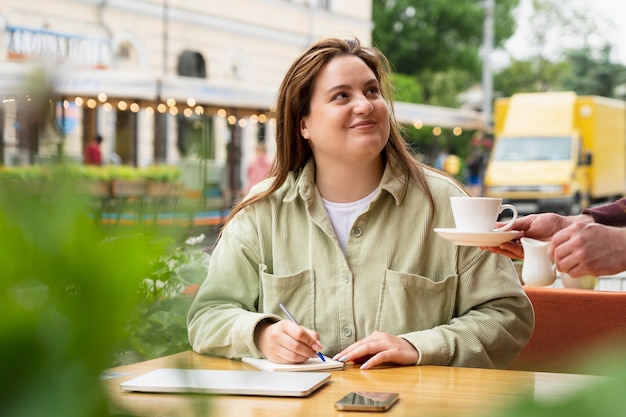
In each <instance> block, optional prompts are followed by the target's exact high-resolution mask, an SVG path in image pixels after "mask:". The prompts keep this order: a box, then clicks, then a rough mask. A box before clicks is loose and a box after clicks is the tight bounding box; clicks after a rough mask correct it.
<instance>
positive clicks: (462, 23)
mask: <svg viewBox="0 0 626 417" xmlns="http://www.w3.org/2000/svg"><path fill="white" fill-rule="evenodd" d="M495 3H496V8H495V11H494V14H495V18H494V22H495V29H494V31H495V37H496V44H500V43H501V42H502V41H503V40H505V39H507V38H509V37H511V35H512V34H513V32H514V30H515V21H514V20H513V16H512V15H511V11H512V10H513V9H514V8H515V7H516V6H517V5H518V3H519V0H498V1H496V2H495ZM372 14H373V16H372V17H373V20H374V30H373V33H372V39H373V42H374V44H375V45H376V46H377V47H379V48H380V49H381V50H382V51H383V52H384V53H385V54H386V55H387V57H388V58H389V60H390V61H391V63H392V64H393V66H394V68H395V71H396V72H399V73H402V74H421V73H422V72H423V71H425V70H428V71H431V72H439V71H446V70H448V69H463V70H465V71H467V72H468V73H469V74H471V75H472V77H473V78H474V79H478V78H479V76H480V68H481V61H480V56H479V47H480V45H481V43H482V36H483V24H482V22H483V17H484V15H485V11H484V10H483V8H482V6H481V2H477V1H474V0H457V1H454V2H450V1H447V0H421V1H416V0H395V1H388V0H374V1H373V10H372Z"/></svg>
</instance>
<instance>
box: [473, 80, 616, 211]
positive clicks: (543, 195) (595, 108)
mask: <svg viewBox="0 0 626 417" xmlns="http://www.w3.org/2000/svg"><path fill="white" fill-rule="evenodd" d="M483 185H484V188H483V195H485V196H486V197H500V198H502V199H503V200H504V201H505V202H507V203H512V204H514V205H515V206H516V207H517V209H518V211H519V212H520V213H535V212H547V211H552V212H557V213H563V214H578V213H580V211H581V210H582V209H583V208H586V207H588V206H590V205H592V204H595V203H600V202H603V201H612V200H613V199H617V198H620V197H622V196H623V195H624V193H625V188H626V102H623V101H620V100H615V99H610V98H605V97H598V96H578V95H576V94H575V93H573V92H545V93H520V94H514V95H513V96H511V97H509V98H500V99H497V100H496V102H495V105H494V146H493V149H492V152H491V155H490V157H489V161H488V163H487V169H486V172H485V178H484V184H483Z"/></svg>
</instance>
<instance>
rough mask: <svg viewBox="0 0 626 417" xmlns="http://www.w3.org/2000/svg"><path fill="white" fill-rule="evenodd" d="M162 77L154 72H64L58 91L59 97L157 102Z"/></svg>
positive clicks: (57, 85)
mask: <svg viewBox="0 0 626 417" xmlns="http://www.w3.org/2000/svg"><path fill="white" fill-rule="evenodd" d="M157 83H158V76H157V75H156V74H153V73H150V72H140V71H117V70H104V69H103V70H87V71H76V70H70V71H63V72H59V73H58V74H57V76H56V81H55V87H54V90H55V92H56V93H57V94H59V95H66V96H93V97H97V96H98V94H100V93H104V94H106V95H107V97H109V98H125V99H140V100H155V99H156V98H157Z"/></svg>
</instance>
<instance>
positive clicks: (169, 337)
mask: <svg viewBox="0 0 626 417" xmlns="http://www.w3.org/2000/svg"><path fill="white" fill-rule="evenodd" d="M203 238H204V235H201V236H199V237H198V238H190V239H188V240H187V244H186V246H185V247H178V246H176V245H175V242H174V241H173V240H171V239H164V240H162V243H164V247H165V248H166V250H165V251H164V252H163V254H161V255H159V256H158V257H156V258H155V259H153V260H152V261H151V262H150V273H149V275H148V276H147V277H146V278H145V279H144V280H143V282H142V283H141V285H140V287H139V295H140V298H141V301H140V303H139V304H138V306H137V307H136V308H135V310H134V311H133V313H132V314H131V315H130V317H129V319H128V321H127V322H126V325H125V330H126V332H127V339H126V341H125V342H126V344H122V346H121V347H120V349H132V350H134V351H135V352H137V353H139V354H140V355H142V356H143V357H144V358H146V359H152V358H156V357H160V356H165V355H168V354H171V353H177V352H182V351H185V350H189V349H190V346H189V341H188V337H187V311H189V307H190V306H191V302H192V301H193V298H194V296H195V293H196V291H197V290H198V288H199V285H200V284H201V283H202V281H204V278H205V277H206V274H207V265H208V261H209V255H208V254H207V253H206V252H205V251H204V250H203V249H202V248H198V247H196V246H195V245H196V244H197V243H199V242H200V241H202V239H203Z"/></svg>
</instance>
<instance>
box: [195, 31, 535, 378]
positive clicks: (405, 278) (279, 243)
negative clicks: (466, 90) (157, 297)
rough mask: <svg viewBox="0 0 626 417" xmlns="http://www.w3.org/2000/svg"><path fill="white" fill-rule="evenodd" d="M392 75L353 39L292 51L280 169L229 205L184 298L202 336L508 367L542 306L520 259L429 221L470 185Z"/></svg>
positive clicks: (217, 348) (444, 222)
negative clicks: (405, 118) (413, 136)
mask: <svg viewBox="0 0 626 417" xmlns="http://www.w3.org/2000/svg"><path fill="white" fill-rule="evenodd" d="M388 74H389V64H388V62H387V60H386V58H385V57H384V56H383V55H382V54H381V53H380V52H379V51H378V50H376V49H374V48H365V47H362V46H361V45H360V44H359V42H358V41H357V40H340V39H327V40H322V41H320V42H318V43H316V44H315V45H313V46H311V47H310V48H309V49H308V50H307V51H305V52H304V54H303V55H302V56H301V57H300V58H298V59H297V60H296V61H295V62H294V63H293V65H292V66H291V68H290V69H289V71H288V72H287V75H286V76H285V78H284V80H283V83H282V85H281V87H280V90H279V95H278V102H277V106H276V114H275V118H276V146H277V148H276V150H277V155H276V158H275V162H274V166H273V168H272V173H271V175H272V177H271V178H269V179H267V180H265V181H263V182H261V183H259V184H258V185H257V186H256V187H254V188H253V189H252V191H251V193H250V194H249V195H248V197H247V199H246V200H244V201H243V202H241V203H240V204H239V205H238V206H236V207H235V208H234V209H233V210H232V212H231V214H230V216H229V218H228V220H227V223H226V225H225V227H224V228H223V230H222V233H221V235H220V239H219V241H218V243H217V245H216V247H215V250H214V252H213V255H212V257H211V263H210V266H209V272H208V276H207V279H206V281H205V282H204V283H203V285H202V287H201V288H200V290H199V292H198V295H197V297H196V300H195V301H194V303H193V305H192V307H191V309H190V311H189V316H188V326H189V337H190V342H191V344H192V347H193V349H194V350H195V351H197V352H200V353H205V354H211V355H219V356H225V357H230V358H241V357H246V356H252V357H266V358H268V359H269V360H271V361H274V362H282V363H299V362H303V361H305V360H307V359H308V358H311V357H315V353H316V351H322V352H323V353H324V354H326V355H331V356H334V357H335V358H336V359H339V360H341V361H345V362H357V363H363V365H362V366H361V368H362V369H368V368H371V367H374V366H377V365H380V364H383V363H393V364H397V365H415V364H424V365H426V364H436V365H455V366H476V367H506V366H507V364H508V363H509V362H510V361H511V360H512V359H513V358H514V357H515V356H516V355H517V353H518V352H519V351H520V350H521V348H522V347H523V346H524V345H525V344H526V342H527V340H528V338H529V336H530V333H531V331H532V327H533V314H532V309H531V305H530V303H529V301H528V299H527V298H526V296H525V294H524V291H523V289H522V288H521V286H520V283H519V279H518V278H517V275H516V273H515V271H514V269H513V266H512V263H511V261H510V260H509V259H508V258H506V257H502V256H498V255H494V254H491V253H489V252H485V251H481V250H479V249H478V248H472V247H458V246H454V245H453V244H451V243H450V242H448V241H445V240H443V239H441V238H440V237H439V236H438V235H436V234H435V233H434V232H433V228H435V227H453V222H454V221H453V219H452V214H451V211H450V209H449V197H450V196H452V195H465V193H464V191H463V190H462V189H461V188H460V187H459V186H458V185H456V183H455V182H454V181H452V180H450V179H449V178H448V177H447V176H445V175H443V174H440V173H438V172H436V171H434V170H432V169H429V168H427V167H426V166H423V165H421V164H419V163H418V162H416V160H415V159H414V158H413V157H412V156H411V154H410V153H409V152H408V150H407V148H406V144H405V142H404V141H403V139H402V137H401V135H400V132H399V127H398V125H397V123H396V121H395V118H394V116H393V110H392V97H391V87H390V85H389V83H388ZM280 302H282V303H284V305H286V306H287V307H288V308H289V309H290V310H291V313H292V314H293V316H295V318H296V319H297V320H298V321H299V323H300V325H297V324H295V323H293V322H292V321H289V320H287V319H284V317H285V316H284V314H283V313H282V311H281V310H280V308H279V306H278V304H279V303H280Z"/></svg>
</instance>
